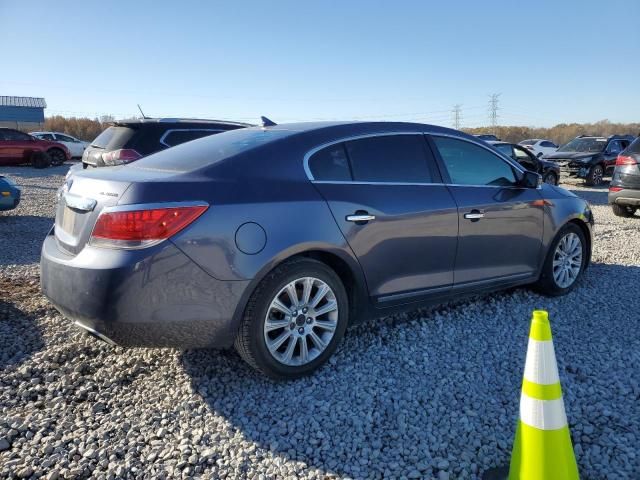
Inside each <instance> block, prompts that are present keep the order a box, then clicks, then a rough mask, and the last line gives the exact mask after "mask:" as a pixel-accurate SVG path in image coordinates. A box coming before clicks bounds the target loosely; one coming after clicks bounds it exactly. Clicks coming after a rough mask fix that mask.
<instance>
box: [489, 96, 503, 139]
mask: <svg viewBox="0 0 640 480" xmlns="http://www.w3.org/2000/svg"><path fill="white" fill-rule="evenodd" d="M500 95H502V94H501V93H494V94H492V95H491V96H490V97H489V123H491V127H492V128H493V131H494V133H495V130H496V127H497V126H498V110H499V107H498V99H499V98H500Z"/></svg>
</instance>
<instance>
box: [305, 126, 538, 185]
mask: <svg viewBox="0 0 640 480" xmlns="http://www.w3.org/2000/svg"><path fill="white" fill-rule="evenodd" d="M393 135H430V136H432V137H446V138H453V139H454V140H461V141H464V142H467V143H471V144H472V145H477V146H479V147H482V148H484V149H485V150H487V151H488V152H489V153H492V154H493V155H495V156H496V157H498V158H499V159H500V160H502V161H506V163H507V164H508V165H509V166H511V167H513V168H515V169H516V170H517V171H519V172H520V173H522V174H524V173H525V171H526V170H525V169H524V168H523V167H522V165H520V164H519V163H517V162H515V161H514V160H513V159H511V158H509V157H507V156H506V155H504V154H502V153H501V152H497V154H496V151H495V150H493V149H492V148H491V147H489V146H488V145H483V143H484V142H482V141H480V140H471V139H468V138H464V137H461V136H459V135H451V134H448V133H440V132H437V133H432V132H430V131H422V132H421V131H415V130H412V131H404V132H377V133H365V134H362V135H352V136H349V137H343V138H340V139H338V140H331V141H330V142H325V143H323V144H321V145H318V146H317V147H314V148H312V149H311V150H309V151H308V152H307V153H306V154H305V156H304V159H303V167H304V171H305V174H306V175H307V178H308V179H309V180H310V181H311V182H312V183H318V184H325V185H347V184H348V185H416V186H438V185H439V186H447V187H474V188H513V189H515V188H518V189H520V188H524V187H519V186H515V185H514V186H500V185H466V184H459V183H432V182H429V183H425V182H363V181H355V180H354V181H348V180H316V179H315V178H314V177H313V174H312V173H311V169H310V168H309V159H310V158H311V156H312V155H313V154H314V153H316V152H318V151H320V150H322V149H324V148H327V147H330V146H331V145H336V144H338V143H342V142H349V141H352V140H360V139H363V138H371V137H388V136H393ZM537 188H538V189H540V188H541V187H540V186H538V187H537Z"/></svg>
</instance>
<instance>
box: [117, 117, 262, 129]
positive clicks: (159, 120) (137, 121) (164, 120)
mask: <svg viewBox="0 0 640 480" xmlns="http://www.w3.org/2000/svg"><path fill="white" fill-rule="evenodd" d="M111 123H113V125H116V126H127V125H139V124H145V123H202V124H207V125H209V124H215V125H229V126H234V127H253V126H255V125H254V124H251V123H243V122H234V121H230V120H213V119H207V118H133V119H131V120H116V121H114V122H111Z"/></svg>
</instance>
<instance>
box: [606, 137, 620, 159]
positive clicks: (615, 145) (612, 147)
mask: <svg viewBox="0 0 640 480" xmlns="http://www.w3.org/2000/svg"><path fill="white" fill-rule="evenodd" d="M607 151H608V152H609V153H610V154H612V155H615V154H618V153H620V152H621V151H622V146H621V145H620V142H619V141H618V140H613V141H612V142H611V143H609V147H607Z"/></svg>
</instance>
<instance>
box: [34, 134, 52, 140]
mask: <svg viewBox="0 0 640 480" xmlns="http://www.w3.org/2000/svg"><path fill="white" fill-rule="evenodd" d="M36 136H37V137H38V138H41V139H42V140H51V141H53V140H55V139H54V138H53V135H51V134H50V133H40V134H38V135H36Z"/></svg>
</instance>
